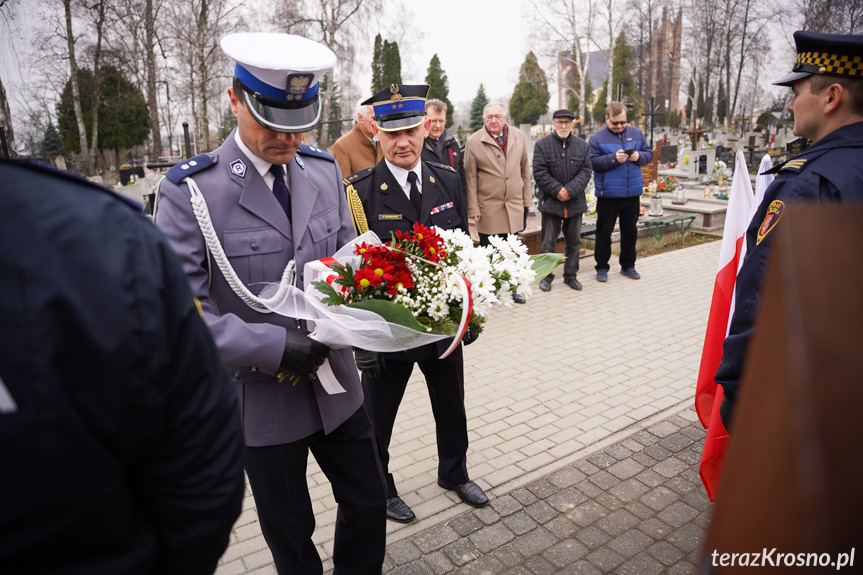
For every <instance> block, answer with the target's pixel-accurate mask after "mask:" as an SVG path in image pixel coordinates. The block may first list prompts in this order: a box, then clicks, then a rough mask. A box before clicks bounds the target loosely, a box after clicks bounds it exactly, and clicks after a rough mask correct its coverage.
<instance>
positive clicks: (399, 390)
mask: <svg viewBox="0 0 863 575" xmlns="http://www.w3.org/2000/svg"><path fill="white" fill-rule="evenodd" d="M428 91H429V87H428V86H427V85H424V84H423V85H414V86H407V85H401V84H393V85H391V86H389V87H388V88H385V89H383V90H381V91H380V92H378V93H377V94H375V95H374V96H372V97H371V98H369V99H368V100H366V101H365V102H363V104H364V105H371V106H374V111H375V112H374V113H375V125H376V129H377V133H378V138H379V140H380V143H381V146H382V147H383V151H384V159H383V160H381V162H380V163H378V165H377V166H375V167H374V168H369V169H367V170H363V171H361V172H358V173H356V174H353V175H352V176H350V177H348V178H346V179H345V185H346V186H347V191H348V196H349V197H353V198H358V199H355V201H354V202H351V206H352V209H354V208H355V207H356V208H357V209H356V210H355V211H356V212H357V213H354V219H355V221H359V222H363V221H365V222H367V224H368V228H370V229H371V230H372V231H373V232H375V233H376V234H377V235H378V237H380V238H382V239H384V240H388V239H389V237H390V233H391V232H395V231H398V230H401V231H405V232H406V231H409V230H411V229H412V228H413V225H414V223H415V222H419V223H420V224H422V225H425V226H438V227H440V228H443V229H456V228H458V229H461V230H462V231H464V232H465V233H468V226H467V210H466V208H465V203H464V193H463V192H462V189H461V178H460V177H459V175H458V173H457V172H456V171H455V170H453V169H452V167H450V166H446V165H443V164H436V163H431V162H423V161H421V160H420V156H421V153H422V146H423V141H424V140H425V138H426V136H428V132H429V122H428V121H427V120H426V113H425V102H426V97H427V95H428ZM360 201H361V202H362V206H361V208H359V206H358V205H357V204H358V202H360ZM357 231H358V232H361V233H362V232H365V231H366V229H365V226H363V225H362V224H360V226H359V229H358V230H357ZM475 338H476V336H474V335H472V334H468V335H465V337H464V339H463V341H464V342H465V344H468V343H471V342H472V341H474V340H475ZM451 341H452V340H449V339H447V340H443V341H441V342H438V343H436V344H429V345H426V346H423V347H420V348H415V349H411V350H408V351H404V352H394V353H377V352H371V351H366V350H356V360H357V366H358V367H359V368H360V370H361V371H362V372H363V377H362V382H363V390H364V391H365V394H366V398H367V403H368V406H369V412H370V413H371V416H372V420H373V421H374V423H375V432H376V434H377V439H378V450H379V452H380V455H381V463H382V464H383V467H384V471H385V472H386V482H387V518H388V519H390V520H392V521H396V522H399V523H410V522H411V521H413V520H414V519H416V516H415V515H414V513H413V511H411V509H410V507H408V505H407V504H406V503H405V502H404V501H403V500H402V499H401V498H400V497H399V495H398V491H397V490H396V486H395V482H394V480H393V475H392V473H389V470H388V464H389V451H388V449H389V445H390V440H391V438H392V434H393V425H394V423H395V419H396V414H397V413H398V409H399V404H400V403H401V400H402V397H403V396H404V393H405V387H406V386H407V382H408V378H409V377H410V375H411V372H412V371H413V367H414V364H415V363H416V364H419V366H420V369H421V370H422V372H423V374H424V375H425V377H426V385H427V386H428V391H429V398H430V399H431V404H432V412H433V413H434V417H435V426H436V430H437V448H438V460H439V461H438V485H440V486H441V487H443V488H444V489H449V490H452V491H455V492H456V494H457V495H458V496H459V498H461V500H462V501H464V502H465V503H467V504H469V505H473V506H474V507H483V506H485V505H487V504H488V497H486V496H485V493H483V491H482V489H481V488H480V486H479V485H477V484H476V483H474V482H473V481H471V480H470V478H469V477H468V473H467V446H468V438H467V415H466V414H465V408H464V361H463V356H462V349H461V347H458V348H457V349H456V350H455V351H454V352H453V353H452V354H450V355H449V356H448V357H446V358H445V359H438V357H440V355H441V354H442V353H443V352H444V351H445V350H446V349H447V348H448V347H449V346H450V343H451Z"/></svg>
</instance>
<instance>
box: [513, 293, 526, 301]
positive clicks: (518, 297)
mask: <svg viewBox="0 0 863 575" xmlns="http://www.w3.org/2000/svg"><path fill="white" fill-rule="evenodd" d="M512 301H514V302H515V303H527V300H526V299H524V297H522V295H521V294H517V293H514V294H512Z"/></svg>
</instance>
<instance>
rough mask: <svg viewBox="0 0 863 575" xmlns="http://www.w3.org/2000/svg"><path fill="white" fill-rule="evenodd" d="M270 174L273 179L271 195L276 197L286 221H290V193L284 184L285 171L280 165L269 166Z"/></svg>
mask: <svg viewBox="0 0 863 575" xmlns="http://www.w3.org/2000/svg"><path fill="white" fill-rule="evenodd" d="M270 173H271V174H273V177H275V180H274V181H273V195H274V196H276V199H277V200H279V205H281V206H282V209H283V210H285V215H286V216H288V221H291V193H290V192H289V191H288V184H286V183H285V169H284V168H283V167H282V165H281V164H273V165H272V166H270Z"/></svg>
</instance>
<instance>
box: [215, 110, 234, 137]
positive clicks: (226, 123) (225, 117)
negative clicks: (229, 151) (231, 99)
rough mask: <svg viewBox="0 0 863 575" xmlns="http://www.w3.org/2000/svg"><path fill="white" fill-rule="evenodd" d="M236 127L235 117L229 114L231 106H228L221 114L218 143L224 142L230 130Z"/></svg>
mask: <svg viewBox="0 0 863 575" xmlns="http://www.w3.org/2000/svg"><path fill="white" fill-rule="evenodd" d="M236 127H237V117H236V116H234V114H233V113H232V112H231V106H230V105H228V107H227V108H225V110H224V111H223V112H222V122H221V123H220V124H219V141H224V140H225V138H227V137H228V136H229V135H230V133H231V130H233V129H234V128H236Z"/></svg>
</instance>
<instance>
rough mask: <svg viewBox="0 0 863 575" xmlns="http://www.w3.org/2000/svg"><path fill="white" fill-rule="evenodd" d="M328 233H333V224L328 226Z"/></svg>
mask: <svg viewBox="0 0 863 575" xmlns="http://www.w3.org/2000/svg"><path fill="white" fill-rule="evenodd" d="M327 231H328V232H331V231H333V226H332V224H327Z"/></svg>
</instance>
